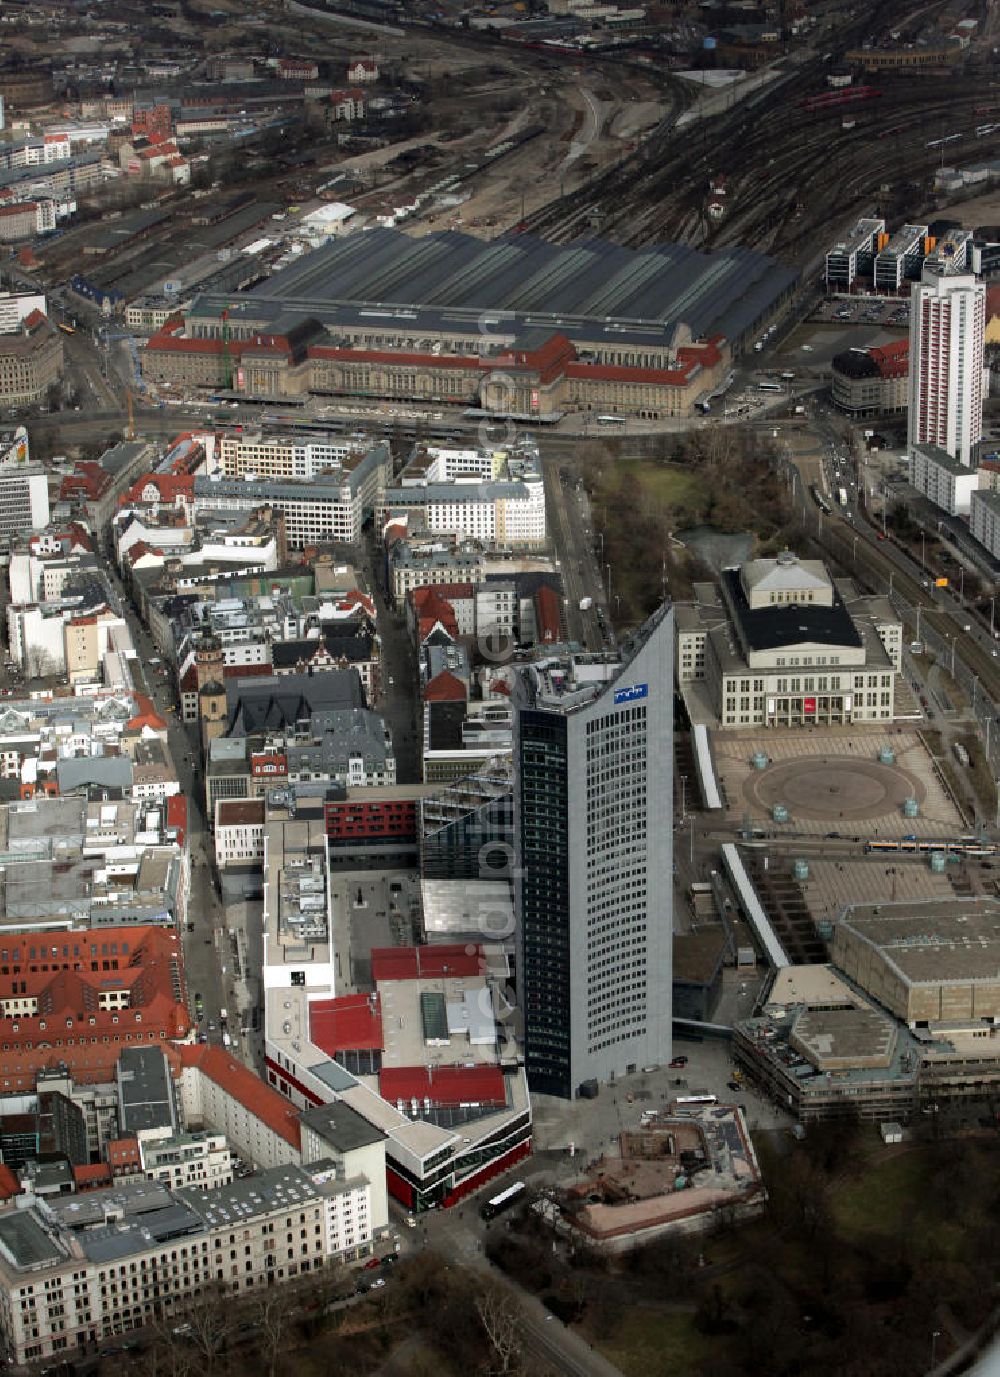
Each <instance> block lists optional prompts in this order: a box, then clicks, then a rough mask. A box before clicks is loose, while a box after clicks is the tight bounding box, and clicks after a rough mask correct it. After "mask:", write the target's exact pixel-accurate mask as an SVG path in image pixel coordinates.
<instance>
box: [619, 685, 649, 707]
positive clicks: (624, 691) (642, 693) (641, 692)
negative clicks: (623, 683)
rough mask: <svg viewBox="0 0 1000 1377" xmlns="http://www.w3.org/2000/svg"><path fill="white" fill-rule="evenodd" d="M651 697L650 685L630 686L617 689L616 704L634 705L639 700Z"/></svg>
mask: <svg viewBox="0 0 1000 1377" xmlns="http://www.w3.org/2000/svg"><path fill="white" fill-rule="evenodd" d="M648 697H649V685H648V684H630V685H629V687H628V688H620V689H615V703H616V704H618V703H634V702H635V701H636V699H637V698H648Z"/></svg>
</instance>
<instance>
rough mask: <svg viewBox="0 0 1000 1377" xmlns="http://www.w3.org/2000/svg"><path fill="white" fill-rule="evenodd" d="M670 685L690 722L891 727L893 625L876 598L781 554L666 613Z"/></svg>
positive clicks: (896, 630) (727, 575)
mask: <svg viewBox="0 0 1000 1377" xmlns="http://www.w3.org/2000/svg"><path fill="white" fill-rule="evenodd" d="M675 615H676V623H677V680H678V684H679V686H680V689H681V692H682V693H683V694H684V698H685V702H686V704H687V706H688V711H689V712H690V714H691V720H692V721H693V722H701V723H705V724H707V725H715V726H720V727H744V726H754V725H761V726H767V727H781V726H803V725H815V724H819V723H827V724H829V723H835V722H891V721H892V718H893V710H894V702H895V684H896V676H897V675H898V674H899V672H900V665H901V653H902V625H901V623H900V621H899V618H898V617H897V615H896V613H895V612H894V610H893V608H892V606H891V605H890V604H889V603H888V601H887V600H886V599H884V598H862V597H858V596H857V595H856V593H855V592H854V589H853V587H852V586H851V585H850V584H835V583H834V581H833V579H831V578H830V575H829V574H828V573H827V571H826V569H825V567H824V565H823V564H822V563H821V562H820V561H819V560H799V559H798V558H796V556H795V555H793V554H791V552H789V551H785V552H784V553H783V554H781V555H779V556H778V557H777V559H757V560H750V561H749V562H748V563H747V564H745V565H743V566H742V567H741V568H739V569H725V570H723V572H722V578H721V581H720V585H719V587H718V588H716V586H715V585H714V584H696V585H695V588H694V601H693V602H691V603H684V604H679V605H678V606H677V607H676V609H675Z"/></svg>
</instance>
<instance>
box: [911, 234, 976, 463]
mask: <svg viewBox="0 0 1000 1377" xmlns="http://www.w3.org/2000/svg"><path fill="white" fill-rule="evenodd" d="M985 332H986V287H985V285H984V284H983V283H982V282H977V281H976V278H975V277H974V276H973V274H972V273H969V272H964V271H950V270H949V264H948V261H947V259H944V260H938V261H936V262H934V263H933V264H932V263H930V262H928V263H926V264H925V265H924V270H923V274H922V276H921V280H920V281H919V282H918V283H915V284H914V287H913V291H912V294H911V297H910V391H909V443H910V451H911V453H912V451H913V448H914V446H915V445H919V444H931V445H937V446H938V447H939V448H940V449H943V450H945V451H946V452H947V453H948V454H950V455H951V456H952V458H953V459H957V460H958V461H959V463H961V464H965V465H969V464H971V463H972V459H973V451H974V448H975V445H976V444H977V442H978V441H979V439H980V437H981V435H982V427H983V340H984V336H985Z"/></svg>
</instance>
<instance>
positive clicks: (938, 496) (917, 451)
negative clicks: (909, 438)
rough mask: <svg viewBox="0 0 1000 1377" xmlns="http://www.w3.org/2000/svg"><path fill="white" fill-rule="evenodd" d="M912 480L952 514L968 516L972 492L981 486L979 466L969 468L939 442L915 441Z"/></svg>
mask: <svg viewBox="0 0 1000 1377" xmlns="http://www.w3.org/2000/svg"><path fill="white" fill-rule="evenodd" d="M912 455H913V457H912V461H911V464H910V481H911V482H912V483H913V486H914V487H915V488H916V489H917V491H918V492H922V493H923V495H924V496H925V497H926V498H927V499H928V501H930V502H933V503H934V505H935V506H936V507H941V508H943V510H944V511H946V512H948V513H949V514H950V515H951V516H968V515H969V508H970V504H971V502H972V495H973V493H974V492H975V491H976V489H977V488H978V487H979V471H978V469H974V468H969V467H968V466H967V465H966V464H964V463H963V462H962V461H961V460H959V459H953V458H952V456H951V455H950V454H949V453H948V452H947V451H946V450H943V449H940V448H939V447H938V446H937V445H930V444H921V445H915V446H914V447H913V451H912Z"/></svg>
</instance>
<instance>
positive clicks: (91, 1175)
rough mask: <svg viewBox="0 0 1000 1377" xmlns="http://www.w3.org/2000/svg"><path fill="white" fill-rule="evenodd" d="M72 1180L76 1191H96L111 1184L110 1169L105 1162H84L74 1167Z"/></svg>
mask: <svg viewBox="0 0 1000 1377" xmlns="http://www.w3.org/2000/svg"><path fill="white" fill-rule="evenodd" d="M73 1180H74V1181H75V1182H76V1188H77V1190H78V1191H93V1190H98V1189H99V1188H100V1187H101V1186H110V1185H111V1183H112V1176H111V1168H110V1166H109V1165H108V1164H107V1162H84V1163H83V1164H82V1165H79V1166H77V1165H74V1167H73Z"/></svg>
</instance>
